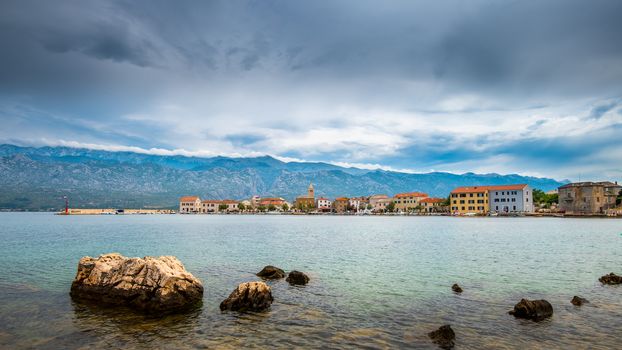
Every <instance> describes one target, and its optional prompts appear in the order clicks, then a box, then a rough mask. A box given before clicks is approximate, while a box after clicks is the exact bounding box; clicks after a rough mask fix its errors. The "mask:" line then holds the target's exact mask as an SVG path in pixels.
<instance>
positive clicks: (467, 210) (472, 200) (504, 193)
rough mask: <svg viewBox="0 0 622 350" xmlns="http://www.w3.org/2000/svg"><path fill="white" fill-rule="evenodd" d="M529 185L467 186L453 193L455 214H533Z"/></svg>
mask: <svg viewBox="0 0 622 350" xmlns="http://www.w3.org/2000/svg"><path fill="white" fill-rule="evenodd" d="M532 196H533V194H532V190H531V187H530V186H529V185H526V184H518V185H495V186H465V187H458V188H456V189H454V190H453V191H451V195H450V210H451V212H452V213H453V214H459V215H472V214H487V213H489V212H493V213H531V212H533V210H534V207H533V200H532Z"/></svg>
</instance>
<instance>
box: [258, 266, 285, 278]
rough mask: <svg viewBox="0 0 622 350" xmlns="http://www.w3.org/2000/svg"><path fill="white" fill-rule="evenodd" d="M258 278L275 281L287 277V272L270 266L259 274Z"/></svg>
mask: <svg viewBox="0 0 622 350" xmlns="http://www.w3.org/2000/svg"><path fill="white" fill-rule="evenodd" d="M257 276H258V277H261V278H265V279H267V280H275V279H279V278H283V277H285V271H283V270H281V269H279V268H278V267H275V266H272V265H268V266H266V267H264V268H263V269H261V271H259V272H257Z"/></svg>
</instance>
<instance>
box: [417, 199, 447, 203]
mask: <svg viewBox="0 0 622 350" xmlns="http://www.w3.org/2000/svg"><path fill="white" fill-rule="evenodd" d="M442 201H444V199H443V198H424V199H422V200H421V202H422V203H441V202H442Z"/></svg>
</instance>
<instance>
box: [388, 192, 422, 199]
mask: <svg viewBox="0 0 622 350" xmlns="http://www.w3.org/2000/svg"><path fill="white" fill-rule="evenodd" d="M427 196H428V194H427V193H423V192H405V193H398V194H396V195H395V198H404V197H427Z"/></svg>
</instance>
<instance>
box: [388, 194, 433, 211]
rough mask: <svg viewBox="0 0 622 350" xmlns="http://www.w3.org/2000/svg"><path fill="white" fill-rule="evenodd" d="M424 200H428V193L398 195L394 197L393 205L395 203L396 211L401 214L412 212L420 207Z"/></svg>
mask: <svg viewBox="0 0 622 350" xmlns="http://www.w3.org/2000/svg"><path fill="white" fill-rule="evenodd" d="M424 198H428V195H427V194H426V193H421V192H408V193H398V194H396V195H395V196H394V197H393V203H395V210H397V211H400V212H411V211H414V210H415V209H416V208H417V207H418V206H420V203H421V200H422V199H424Z"/></svg>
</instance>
